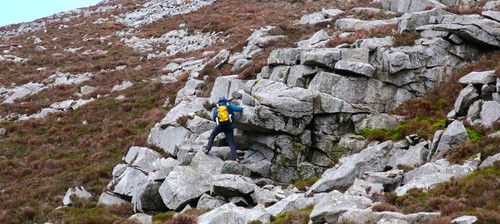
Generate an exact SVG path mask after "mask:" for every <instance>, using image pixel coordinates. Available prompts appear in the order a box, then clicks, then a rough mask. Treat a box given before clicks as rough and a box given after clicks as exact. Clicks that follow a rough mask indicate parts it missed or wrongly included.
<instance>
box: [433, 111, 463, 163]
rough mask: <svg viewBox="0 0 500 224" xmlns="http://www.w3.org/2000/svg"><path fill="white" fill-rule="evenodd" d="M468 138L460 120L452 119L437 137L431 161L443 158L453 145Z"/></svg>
mask: <svg viewBox="0 0 500 224" xmlns="http://www.w3.org/2000/svg"><path fill="white" fill-rule="evenodd" d="M468 140H469V135H468V134H467V130H466V129H465V126H464V125H463V124H462V122H461V121H458V120H456V121H453V122H452V123H451V124H450V125H448V127H447V128H446V131H444V133H443V135H441V138H440V139H439V143H438V145H437V147H436V152H435V154H434V156H433V157H432V161H436V160H438V159H441V158H443V156H444V155H445V154H446V152H448V151H449V150H450V149H451V148H452V147H453V146H457V145H460V144H462V143H464V142H466V141H468Z"/></svg>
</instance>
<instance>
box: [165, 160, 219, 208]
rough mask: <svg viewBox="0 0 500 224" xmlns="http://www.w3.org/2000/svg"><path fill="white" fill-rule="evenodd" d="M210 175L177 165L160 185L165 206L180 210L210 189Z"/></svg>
mask: <svg viewBox="0 0 500 224" xmlns="http://www.w3.org/2000/svg"><path fill="white" fill-rule="evenodd" d="M211 182H212V176H211V175H210V174H208V173H206V172H203V171H200V170H196V169H194V168H192V167H189V166H177V167H176V168H175V169H174V170H173V171H172V172H170V174H169V175H168V177H167V178H166V179H165V181H164V182H163V184H162V185H161V186H160V189H159V191H160V195H161V197H162V199H163V202H164V203H165V205H166V206H167V208H169V209H172V210H181V209H182V208H184V206H185V205H187V204H189V203H191V202H193V201H194V200H196V199H198V198H199V197H200V196H201V195H203V193H205V192H209V191H210V190H211Z"/></svg>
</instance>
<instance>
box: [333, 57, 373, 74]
mask: <svg viewBox="0 0 500 224" xmlns="http://www.w3.org/2000/svg"><path fill="white" fill-rule="evenodd" d="M335 70H336V71H337V72H347V73H352V74H357V75H362V76H366V77H369V78H371V77H372V76H373V74H375V70H376V69H375V67H373V66H372V65H370V64H366V63H361V62H352V61H343V60H340V61H338V62H337V63H335Z"/></svg>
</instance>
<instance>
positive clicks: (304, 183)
mask: <svg viewBox="0 0 500 224" xmlns="http://www.w3.org/2000/svg"><path fill="white" fill-rule="evenodd" d="M318 180H319V178H317V177H315V178H307V179H305V180H303V181H299V182H296V183H294V184H293V186H295V187H297V188H298V189H299V190H301V191H305V190H306V187H310V186H312V185H313V184H314V183H316V182H317V181H318Z"/></svg>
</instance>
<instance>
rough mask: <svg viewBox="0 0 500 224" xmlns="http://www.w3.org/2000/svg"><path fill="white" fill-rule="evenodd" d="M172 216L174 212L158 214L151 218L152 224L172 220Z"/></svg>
mask: <svg viewBox="0 0 500 224" xmlns="http://www.w3.org/2000/svg"><path fill="white" fill-rule="evenodd" d="M174 214H175V212H174V211H170V212H163V213H158V214H156V215H154V216H153V222H161V223H162V222H165V221H167V220H170V219H172V218H173V217H174Z"/></svg>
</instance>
